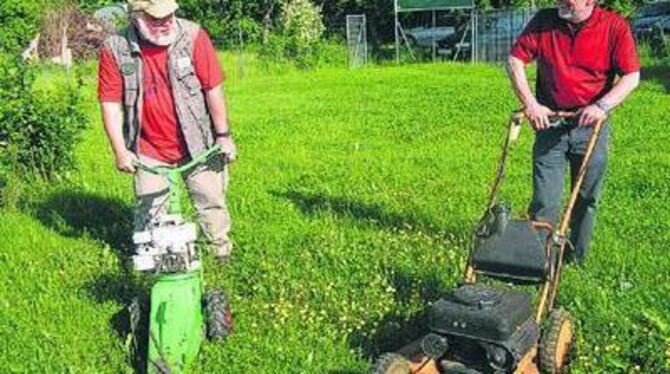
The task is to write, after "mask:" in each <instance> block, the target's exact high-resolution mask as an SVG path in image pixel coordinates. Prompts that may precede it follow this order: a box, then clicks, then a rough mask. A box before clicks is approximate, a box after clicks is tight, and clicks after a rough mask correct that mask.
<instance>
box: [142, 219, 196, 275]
mask: <svg viewBox="0 0 670 374" xmlns="http://www.w3.org/2000/svg"><path fill="white" fill-rule="evenodd" d="M196 238H197V230H196V227H195V224H193V223H190V222H188V223H186V222H184V219H183V218H182V216H181V215H179V214H168V215H163V216H160V217H158V218H157V219H156V220H155V221H154V222H153V223H152V224H151V225H150V227H148V228H147V230H145V231H139V232H135V233H134V234H133V243H134V244H135V252H136V254H135V255H134V256H133V265H134V267H135V269H136V270H138V271H152V272H156V273H176V272H185V271H193V270H196V269H199V268H200V259H199V258H198V255H197V253H196V250H195V240H196Z"/></svg>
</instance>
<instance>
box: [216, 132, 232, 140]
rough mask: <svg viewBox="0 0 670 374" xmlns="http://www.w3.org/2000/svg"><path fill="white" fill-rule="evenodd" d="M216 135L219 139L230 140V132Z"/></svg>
mask: <svg viewBox="0 0 670 374" xmlns="http://www.w3.org/2000/svg"><path fill="white" fill-rule="evenodd" d="M215 135H216V137H217V138H230V131H217V132H216V134H215Z"/></svg>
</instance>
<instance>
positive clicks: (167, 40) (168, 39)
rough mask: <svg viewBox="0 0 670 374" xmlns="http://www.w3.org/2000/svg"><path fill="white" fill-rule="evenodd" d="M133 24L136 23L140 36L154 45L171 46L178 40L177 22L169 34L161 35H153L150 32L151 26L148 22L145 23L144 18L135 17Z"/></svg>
mask: <svg viewBox="0 0 670 374" xmlns="http://www.w3.org/2000/svg"><path fill="white" fill-rule="evenodd" d="M133 24H134V25H135V29H137V31H138V33H139V34H140V37H141V38H142V39H143V40H145V41H147V42H149V43H151V44H153V45H156V46H159V47H169V46H171V45H172V44H173V43H174V42H175V41H176V40H177V26H176V24H175V25H173V26H172V29H171V30H170V33H169V34H168V35H160V36H154V35H151V32H149V28H148V27H147V25H146V23H144V20H142V19H141V18H134V19H133Z"/></svg>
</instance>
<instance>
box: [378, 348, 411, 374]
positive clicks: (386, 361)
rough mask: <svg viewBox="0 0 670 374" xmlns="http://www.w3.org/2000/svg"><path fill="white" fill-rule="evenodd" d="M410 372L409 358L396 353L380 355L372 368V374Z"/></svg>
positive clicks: (405, 373)
mask: <svg viewBox="0 0 670 374" xmlns="http://www.w3.org/2000/svg"><path fill="white" fill-rule="evenodd" d="M411 372H412V370H411V368H410V362H409V360H407V359H406V358H405V357H403V356H401V355H399V354H397V353H384V354H383V355H381V356H380V357H379V358H378V359H377V362H376V363H375V367H374V369H373V370H372V373H373V374H410V373H411Z"/></svg>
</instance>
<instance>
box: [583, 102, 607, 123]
mask: <svg viewBox="0 0 670 374" xmlns="http://www.w3.org/2000/svg"><path fill="white" fill-rule="evenodd" d="M605 117H607V112H605V111H604V110H602V109H600V108H599V107H598V106H597V105H595V104H592V105H589V106H587V107H585V108H584V109H583V110H582V112H581V113H580V114H579V126H585V127H591V126H595V124H596V123H598V121H600V120H603V119H605Z"/></svg>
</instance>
